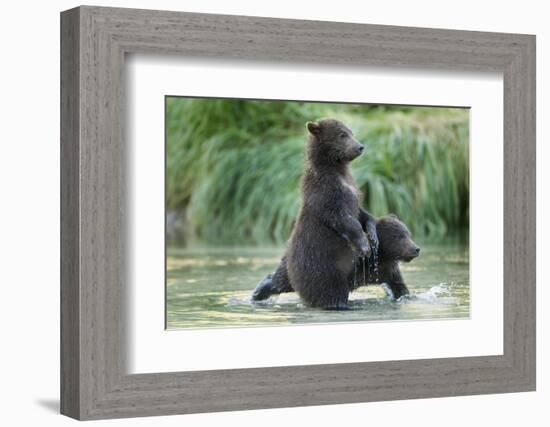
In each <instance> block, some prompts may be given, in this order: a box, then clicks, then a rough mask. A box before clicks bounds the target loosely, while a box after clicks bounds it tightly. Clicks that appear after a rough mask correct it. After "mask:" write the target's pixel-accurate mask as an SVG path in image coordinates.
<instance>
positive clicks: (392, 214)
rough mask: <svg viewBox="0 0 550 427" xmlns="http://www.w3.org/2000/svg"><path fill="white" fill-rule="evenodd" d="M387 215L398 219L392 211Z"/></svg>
mask: <svg viewBox="0 0 550 427" xmlns="http://www.w3.org/2000/svg"><path fill="white" fill-rule="evenodd" d="M388 216H389V217H390V218H393V219H399V217H398V216H397V215H396V214H394V213H391V214H389V215H388Z"/></svg>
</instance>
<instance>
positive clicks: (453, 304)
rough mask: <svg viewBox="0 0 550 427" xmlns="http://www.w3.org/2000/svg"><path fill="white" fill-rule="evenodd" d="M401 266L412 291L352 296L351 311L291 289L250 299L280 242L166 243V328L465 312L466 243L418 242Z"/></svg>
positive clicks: (365, 291)
mask: <svg viewBox="0 0 550 427" xmlns="http://www.w3.org/2000/svg"><path fill="white" fill-rule="evenodd" d="M421 247H422V253H421V255H420V257H419V258H417V259H415V260H413V261H412V262H411V263H408V264H406V263H402V264H401V271H402V273H403V276H404V278H405V282H406V283H407V285H408V287H409V290H410V291H411V295H409V296H406V297H403V298H401V299H400V300H398V301H393V300H392V299H391V298H389V297H388V295H387V292H386V291H385V290H384V288H383V287H382V286H377V285H373V286H367V287H361V288H359V289H358V290H356V291H355V292H353V293H351V295H350V310H347V311H325V310H320V309H314V308H310V307H307V306H305V305H304V304H303V303H302V302H301V301H300V298H299V297H298V295H297V294H295V293H288V294H281V295H279V296H274V297H271V298H270V299H268V300H266V301H265V302H261V303H255V304H254V303H251V302H250V295H251V293H252V290H253V289H254V287H255V286H256V284H257V283H258V281H260V280H261V279H262V278H263V277H264V276H265V275H266V274H267V273H270V272H272V271H273V270H274V269H275V267H276V266H277V264H278V262H279V258H280V256H281V253H282V249H281V248H264V249H258V248H203V249H169V250H168V258H167V270H168V271H167V289H166V290H167V294H166V302H167V327H168V329H178V328H200V327H243V326H275V325H290V324H304V323H329V322H354V321H388V320H425V319H451V318H464V317H469V307H470V292H469V287H470V286H469V283H470V282H469V263H468V248H467V246H464V245H432V246H426V245H421Z"/></svg>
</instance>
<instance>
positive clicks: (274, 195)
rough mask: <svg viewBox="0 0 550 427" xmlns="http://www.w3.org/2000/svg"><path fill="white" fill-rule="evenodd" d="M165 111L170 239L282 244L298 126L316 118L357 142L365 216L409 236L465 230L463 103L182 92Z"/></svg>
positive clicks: (301, 139)
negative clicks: (173, 224) (387, 221)
mask: <svg viewBox="0 0 550 427" xmlns="http://www.w3.org/2000/svg"><path fill="white" fill-rule="evenodd" d="M166 107H167V108H166V126H167V153H166V163H167V173H166V197H167V200H166V203H167V211H168V212H177V213H178V216H179V217H180V218H182V220H181V221H180V222H183V230H184V233H183V241H181V237H182V236H180V239H179V240H178V244H186V243H189V242H190V241H199V242H206V243H214V244H231V245H243V244H266V243H282V242H285V241H286V240H287V239H288V237H289V233H290V230H291V228H292V224H293V221H294V219H295V217H296V214H297V212H298V209H299V190H298V186H299V179H300V175H301V171H302V167H303V162H304V144H305V140H306V130H305V126H304V124H305V123H306V121H308V120H315V119H318V118H321V117H334V118H337V119H340V120H343V121H344V122H345V123H346V124H348V126H349V127H350V128H351V129H352V130H353V131H354V133H355V135H356V137H357V139H359V140H360V141H362V142H364V144H365V147H366V149H365V153H364V154H363V155H362V156H361V157H359V158H358V159H357V160H355V161H354V162H353V163H352V171H353V175H354V176H355V179H356V181H357V184H358V186H359V187H360V188H361V190H362V191H363V192H364V194H365V199H364V205H365V207H366V208H367V209H368V210H369V211H370V212H372V213H373V214H375V215H384V214H387V213H390V212H393V213H396V214H397V215H398V216H399V217H400V218H401V219H402V220H403V221H404V222H405V223H406V224H407V225H408V226H409V228H410V229H411V231H412V232H413V234H414V235H415V238H425V239H442V238H445V237H448V236H461V235H462V236H465V235H466V234H467V230H468V218H469V182H468V180H469V173H468V138H469V137H468V128H469V125H468V120H469V112H468V110H467V109H454V108H428V107H401V106H395V107H393V106H368V105H348V104H327V103H304V102H283V101H249V100H246V101H245V100H222V99H187V98H167V106H166ZM168 239H169V242H171V243H174V240H175V234H174V235H169V236H168Z"/></svg>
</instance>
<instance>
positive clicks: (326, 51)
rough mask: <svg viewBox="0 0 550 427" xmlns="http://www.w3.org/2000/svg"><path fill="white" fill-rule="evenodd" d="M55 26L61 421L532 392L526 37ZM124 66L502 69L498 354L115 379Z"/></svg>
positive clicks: (140, 24)
mask: <svg viewBox="0 0 550 427" xmlns="http://www.w3.org/2000/svg"><path fill="white" fill-rule="evenodd" d="M61 21H62V25H61V39H62V56H61V58H62V61H61V80H62V93H61V119H62V132H61V135H62V137H61V160H62V175H61V188H62V195H61V199H62V201H61V203H62V206H61V211H62V218H61V222H62V224H61V229H62V239H61V246H62V265H61V276H62V281H61V311H62V313H61V314H62V328H61V353H62V359H61V364H62V369H61V371H62V376H61V403H62V413H64V414H66V415H68V416H71V417H73V418H77V419H100V418H116V417H130V416H149V415H164V414H181V413H194V412H212V411H227V410H242V409H258V408H274V407H282V406H287V407H290V406H303V405H321V404H335V403H348V402H364V401H379V400H391V399H411V398H423V397H437V396H457V395H466V394H482V393H504V392H515V391H528V390H534V389H535V262H536V261H535V256H536V254H535V38H534V36H529V35H519V34H502V33H483V32H472V31H452V30H440V29H424V28H407V27H393V26H380V25H360V24H346V23H334V22H316V21H303V20H283V19H270V18H256V17H242V16H225V15H208V14H195V13H182V12H163V11H147V10H133V9H115V8H97V7H87V6H84V7H80V8H77V9H72V10H70V11H66V12H63V13H62V17H61ZM128 53H150V54H175V55H185V56H187V57H213V58H222V59H228V58H235V59H243V60H263V61H283V60H284V61H291V62H292V63H294V64H304V65H307V64H311V63H319V64H322V65H323V66H327V67H329V66H334V65H340V66H341V65H345V66H346V67H361V66H363V65H389V66H393V67H418V68H437V69H447V70H482V71H500V72H502V73H503V75H504V91H505V93H504V123H505V126H504V144H505V146H504V163H505V164H504V166H505V178H504V187H505V188H504V354H503V355H500V356H487V357H467V358H447V359H429V360H412V361H399V362H395V361H391V362H369V363H347V364H332V365H312V366H291V367H271V368H261V369H260V368H256V369H234V370H219V371H203V372H197V371H195V372H176V373H158V374H133V375H129V374H127V371H126V368H125V366H126V365H125V360H126V353H125V351H126V345H125V343H126V339H127V334H126V327H127V325H126V324H125V309H126V305H125V302H126V291H127V288H126V287H127V286H128V280H129V277H130V272H129V271H128V266H127V264H126V260H127V257H126V250H127V245H128V238H129V237H130V236H129V235H128V233H127V224H126V221H125V218H126V215H125V212H126V201H127V194H126V188H127V187H126V176H127V175H126V171H127V168H128V165H126V163H125V162H126V155H125V154H126V150H127V146H126V141H125V138H124V131H125V130H124V121H125V112H124V102H125V92H124V91H125V84H124V83H125V82H124V56H125V54H128ZM274 63H275V62H274Z"/></svg>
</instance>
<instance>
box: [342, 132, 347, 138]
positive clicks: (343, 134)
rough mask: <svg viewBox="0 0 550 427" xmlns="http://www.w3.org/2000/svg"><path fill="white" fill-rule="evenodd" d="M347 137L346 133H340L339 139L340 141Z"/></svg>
mask: <svg viewBox="0 0 550 427" xmlns="http://www.w3.org/2000/svg"><path fill="white" fill-rule="evenodd" d="M347 136H348V135H347V134H346V133H344V132H342V133H341V134H340V138H342V139H344V138H346V137H347Z"/></svg>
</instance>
